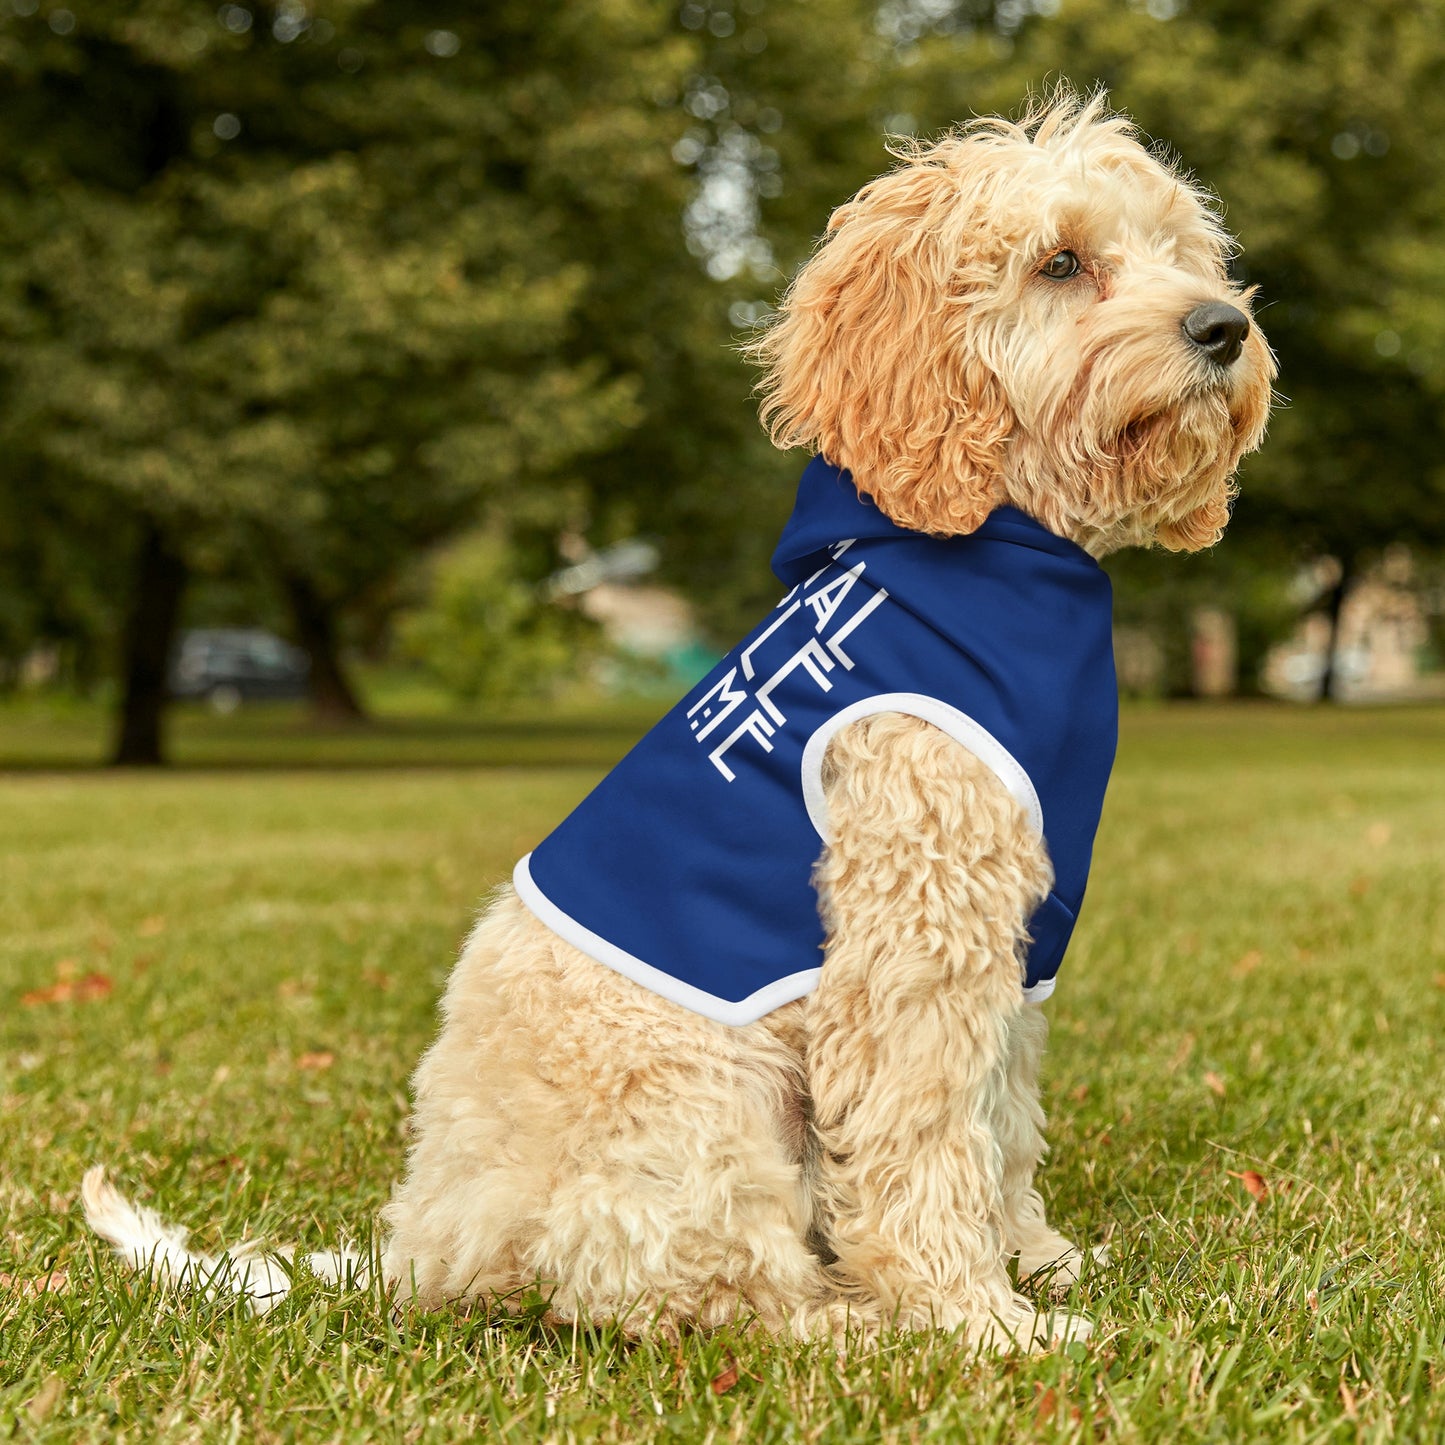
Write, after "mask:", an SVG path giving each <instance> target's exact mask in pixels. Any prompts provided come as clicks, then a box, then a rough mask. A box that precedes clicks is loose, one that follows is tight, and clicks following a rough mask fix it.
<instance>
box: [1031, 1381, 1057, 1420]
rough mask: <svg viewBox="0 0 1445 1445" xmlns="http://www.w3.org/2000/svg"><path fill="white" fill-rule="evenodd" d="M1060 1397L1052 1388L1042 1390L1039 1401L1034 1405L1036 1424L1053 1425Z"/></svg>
mask: <svg viewBox="0 0 1445 1445" xmlns="http://www.w3.org/2000/svg"><path fill="white" fill-rule="evenodd" d="M1058 1409H1059V1397H1058V1395H1057V1394H1055V1392H1054V1391H1053V1389H1052V1388H1049V1389H1045V1390H1041V1391H1040V1393H1039V1397H1038V1403H1037V1404H1036V1405H1035V1406H1034V1424H1035V1425H1041V1426H1042V1425H1052V1424H1053V1423H1054V1416H1055V1415H1056V1414H1057V1413H1058Z"/></svg>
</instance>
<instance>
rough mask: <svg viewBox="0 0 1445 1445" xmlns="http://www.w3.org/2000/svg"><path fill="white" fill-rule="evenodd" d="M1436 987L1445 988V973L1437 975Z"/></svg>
mask: <svg viewBox="0 0 1445 1445" xmlns="http://www.w3.org/2000/svg"><path fill="white" fill-rule="evenodd" d="M1435 987H1436V988H1445V973H1437V974H1436V975H1435Z"/></svg>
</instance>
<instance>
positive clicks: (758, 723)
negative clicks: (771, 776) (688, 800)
mask: <svg viewBox="0 0 1445 1445" xmlns="http://www.w3.org/2000/svg"><path fill="white" fill-rule="evenodd" d="M775 732H777V728H775V727H774V726H773V725H772V723H770V722H769V721H768V720H767V718H765V717H764V716H763V715H762V713H760V712H759V711H758V710H757V709H756V708H754V709H753V710H752V712H750V713H749V714H748V715H747V717H745V718H744V719H743V720H742V722H741V723H739V724H738V726H737V727H736V728H734V729H733V731H732V732H730V733H729V734H728V735H727V737H725V738H724V739H723V740H722V742H720V743H719V744H718V745H717V747H715V748H714V749H713V750H712V752H710V753H709V754H708V760H709V761H710V762H711V763H712V765H713V767H715V768H716V769H717V770H718V772H720V773H721V774H722V775H723V777H725V778H726V779H727V780H728V782H730V783H731V782H733V781H734V780H735V779H736V777H737V774H736V773H735V772H733V770H732V769H731V768H730V767H728V765H727V764H726V763H725V762H723V754H724V753H725V752H727V750H728V749H729V748H730V747H732V745H733V744H734V743H735V742H737V740H738V739H739V738H740V737H742V736H743V734H744V733H751V734H752V736H753V737H755V738H756V739H757V740H758V741H759V742H760V743H761V744H762V745H763V751H764V752H765V753H770V752H772V750H773V745H772V743H770V742H769V741H768V739H769V738H770V737H772V735H773V734H774V733H775Z"/></svg>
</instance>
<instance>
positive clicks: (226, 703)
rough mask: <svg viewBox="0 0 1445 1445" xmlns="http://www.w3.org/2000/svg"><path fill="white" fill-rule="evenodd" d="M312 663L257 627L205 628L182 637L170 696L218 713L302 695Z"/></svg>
mask: <svg viewBox="0 0 1445 1445" xmlns="http://www.w3.org/2000/svg"><path fill="white" fill-rule="evenodd" d="M310 675H311V659H310V658H309V657H307V655H306V654H305V653H304V652H303V651H302V650H301V649H300V648H299V647H293V646H292V645H291V644H290V643H289V642H286V641H283V639H281V638H279V637H277V636H276V635H275V633H272V632H266V631H264V630H263V629H261V628H259V627H206V628H198V629H195V630H193V631H191V632H186V633H184V634H182V636H181V642H180V646H179V647H178V648H177V649H176V654H175V657H174V659H173V661H172V663H171V670H170V679H169V686H170V692H171V696H172V697H176V698H191V699H204V700H205V701H207V702H209V703H210V705H211V706H212V707H213V708H215V710H216V711H217V712H223V713H227V712H235V710H236V709H237V708H238V707H240V706H241V704H242V703H243V702H255V701H261V700H265V701H271V700H274V699H280V698H298V697H305V696H306V686H307V680H308V678H309V677H310Z"/></svg>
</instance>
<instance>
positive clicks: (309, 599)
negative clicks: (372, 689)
mask: <svg viewBox="0 0 1445 1445" xmlns="http://www.w3.org/2000/svg"><path fill="white" fill-rule="evenodd" d="M284 581H285V584H286V597H287V599H288V601H289V602H290V604H291V620H292V622H293V624H294V625H295V628H296V641H297V642H299V643H300V644H301V646H302V647H303V648H304V649H305V651H306V653H307V654H308V655H309V656H310V658H311V681H310V692H311V711H312V714H313V715H314V716H315V718H316V720H317V721H318V722H324V723H330V724H336V723H357V722H365V721H366V710H365V709H364V708H363V707H362V706H361V702H360V699H358V697H357V696H356V691H355V689H354V688H353V687H352V686H351V682H350V679H348V677H347V676H346V670H345V668H343V667H342V665H341V656H340V653H339V651H338V649H337V643H336V618H335V615H334V614H333V612H332V609H331V606H330V604H329V603H327V601H326V600H325V599H324V598H323V597H322V596H321V595H320V593H318V592H317V590H316V589H315V587H313V586H312V585H311V582H310V580H309V579H308V578H306V577H302V576H300V575H299V574H297V573H293V572H288V573H287V574H286V575H285V578H284Z"/></svg>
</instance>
